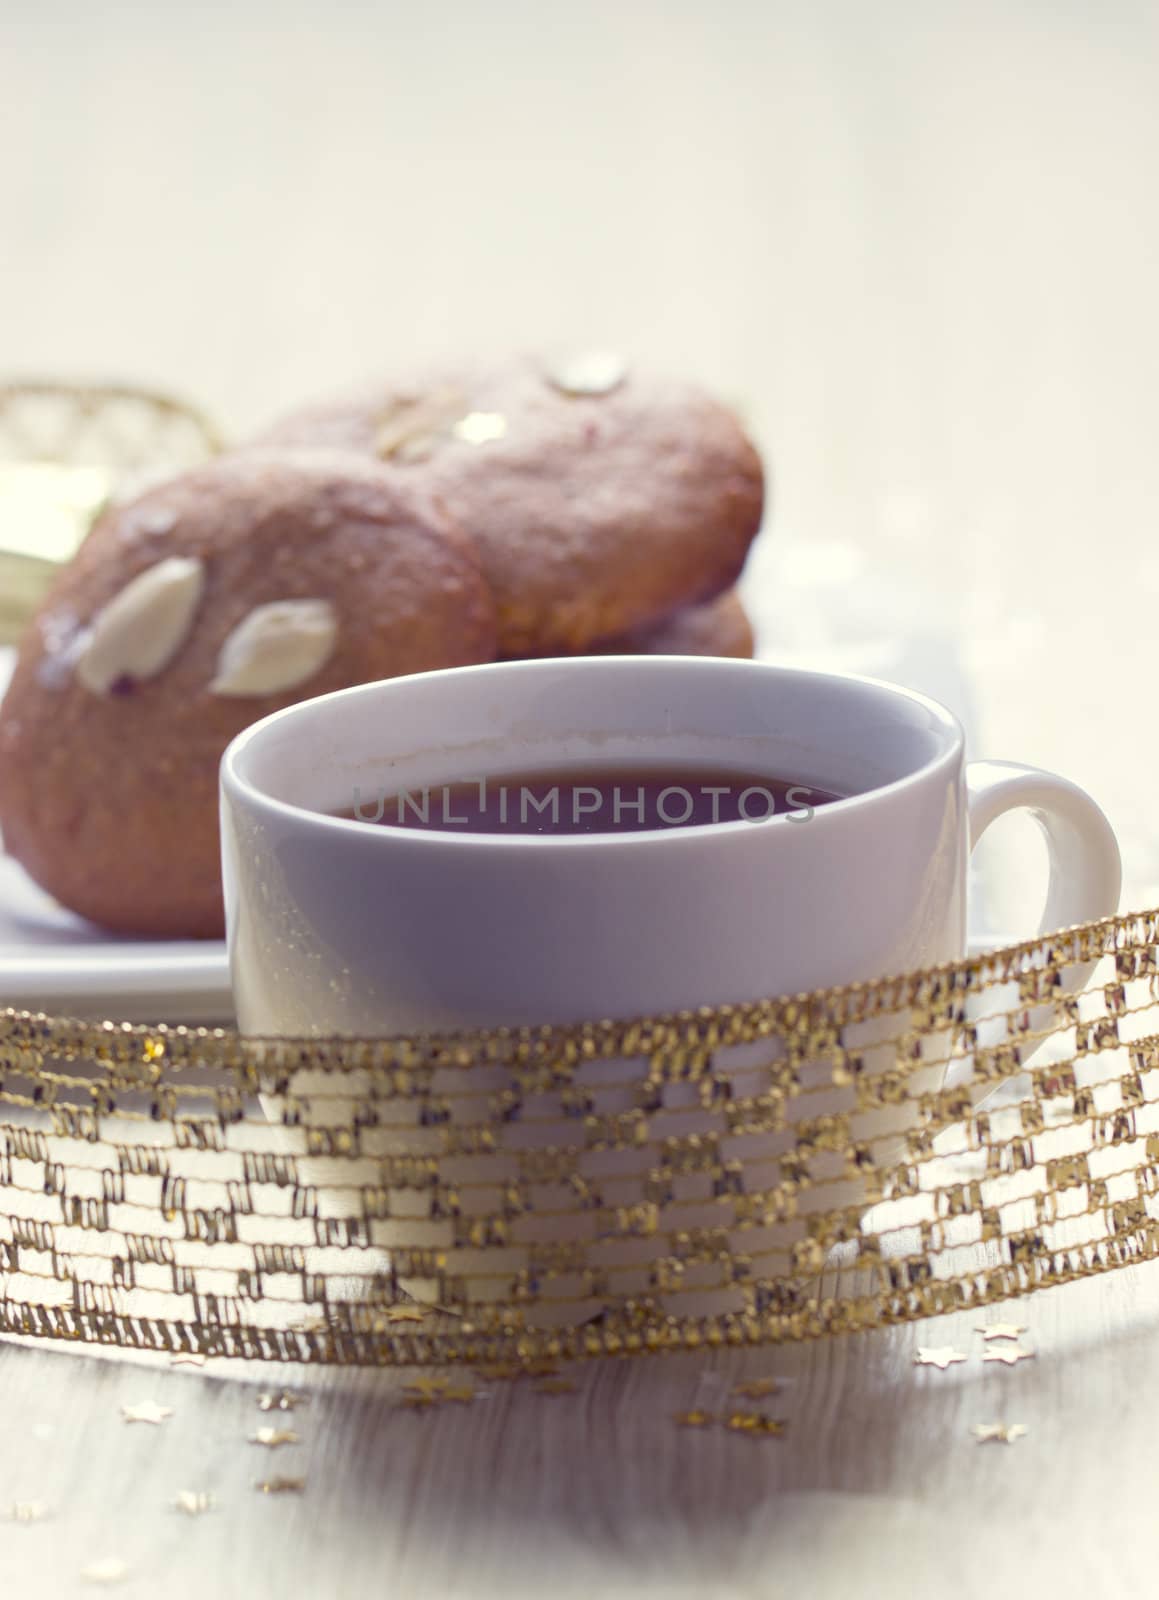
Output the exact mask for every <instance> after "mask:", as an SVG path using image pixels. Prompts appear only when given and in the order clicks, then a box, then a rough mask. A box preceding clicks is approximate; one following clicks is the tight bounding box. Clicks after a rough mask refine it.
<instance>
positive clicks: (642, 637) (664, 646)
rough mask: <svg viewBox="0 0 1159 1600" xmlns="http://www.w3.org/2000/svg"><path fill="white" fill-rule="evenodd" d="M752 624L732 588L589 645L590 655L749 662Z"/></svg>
mask: <svg viewBox="0 0 1159 1600" xmlns="http://www.w3.org/2000/svg"><path fill="white" fill-rule="evenodd" d="M754 649H755V641H754V639H753V630H752V624H751V623H750V621H749V619H748V615H747V613H746V611H745V608H744V606H743V605H742V604H741V599H740V596H739V595H738V594H737V592H736V590H735V589H729V590H728V591H727V593H725V594H722V595H718V596H717V598H716V599H715V600H709V601H708V602H707V603H706V604H705V605H701V606H685V607H684V609H683V610H682V611H677V612H676V613H675V615H674V616H671V617H666V618H665V619H664V621H663V622H658V623H654V624H653V625H652V626H651V627H649V628H637V629H635V630H634V631H633V632H631V633H625V634H622V635H621V636H620V637H619V638H618V639H607V640H605V641H604V643H603V644H600V645H592V646H591V647H590V648H589V650H588V652H587V653H588V654H589V655H609V656H618V655H626V656H635V655H641V656H735V657H737V658H739V659H741V660H744V661H748V660H751V659H752V656H753V652H754Z"/></svg>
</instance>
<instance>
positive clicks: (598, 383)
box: [261, 355, 764, 656]
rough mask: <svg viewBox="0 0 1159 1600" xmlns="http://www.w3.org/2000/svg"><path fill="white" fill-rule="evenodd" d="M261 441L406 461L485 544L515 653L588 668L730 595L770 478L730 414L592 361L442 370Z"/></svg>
mask: <svg viewBox="0 0 1159 1600" xmlns="http://www.w3.org/2000/svg"><path fill="white" fill-rule="evenodd" d="M261 442H264V443H267V444H269V443H276V444H280V445H291V446H298V445H311V444H325V445H329V446H337V447H341V448H344V449H348V450H352V451H355V452H358V453H360V454H363V455H371V456H377V457H378V458H380V459H389V460H391V461H393V462H395V463H397V465H398V468H399V470H400V471H405V472H406V473H408V474H409V475H410V476H411V477H412V478H413V479H414V481H415V482H416V483H420V484H422V485H423V486H424V487H425V488H427V489H428V490H430V491H432V492H434V493H437V494H438V495H439V496H440V497H441V499H442V500H443V501H444V503H445V504H446V505H447V506H448V508H449V509H450V511H451V513H452V515H453V516H454V517H455V518H456V520H457V521H458V522H459V523H461V525H462V526H463V527H464V528H465V529H467V531H468V532H469V533H470V534H471V536H472V537H473V538H474V540H475V542H476V544H477V546H478V549H479V553H480V559H481V561H482V564H483V570H484V572H485V573H486V575H487V578H488V581H489V582H490V584H491V587H492V590H493V592H494V595H495V601H496V608H497V614H498V626H499V648H500V653H501V654H502V655H504V656H542V655H555V654H579V653H582V652H583V651H584V650H586V649H587V648H588V647H589V646H591V645H592V644H593V643H595V642H597V641H600V640H605V639H609V638H615V637H617V636H618V635H620V634H622V633H626V632H628V631H629V630H632V629H636V628H646V627H648V626H649V625H651V624H652V623H656V622H659V621H660V620H661V619H663V618H665V617H667V616H670V615H671V614H672V612H674V611H676V610H678V609H680V608H681V607H682V606H687V605H694V604H698V603H700V602H702V601H705V600H708V599H711V598H712V597H713V596H714V595H717V594H720V593H721V592H722V591H724V590H726V589H728V588H730V587H731V586H732V584H733V583H734V582H735V581H736V579H737V577H738V575H739V573H740V570H741V568H742V566H743V564H744V560H745V556H746V554H747V552H748V548H749V545H750V544H751V542H752V540H753V538H754V537H755V535H756V533H757V530H758V528H759V526H760V521H761V513H762V506H763V493H764V477H763V471H762V467H761V461H760V458H759V456H758V455H757V452H756V450H755V449H754V448H753V446H752V444H751V443H750V441H749V440H748V438H747V437H746V436H745V434H744V432H743V430H742V429H741V427H740V424H739V423H738V422H737V420H736V418H735V417H734V416H733V414H732V413H731V412H730V411H728V410H727V409H726V408H725V407H724V406H722V405H720V404H718V403H717V402H716V401H715V400H713V399H711V398H710V397H709V396H707V395H706V394H704V393H703V392H702V391H700V390H699V389H696V388H694V387H692V386H690V385H687V384H680V383H675V382H669V381H666V380H662V379H655V378H650V377H645V376H643V375H640V374H638V373H636V372H633V371H628V370H627V369H625V367H624V366H623V364H622V363H621V362H619V361H618V360H617V359H616V358H614V357H612V356H608V355H602V356H601V355H595V356H591V357H588V358H585V359H581V360H578V361H573V362H570V363H565V364H563V365H562V366H555V367H549V366H546V365H543V364H541V363H538V362H535V361H532V360H520V361H512V362H508V363H506V364H503V365H497V366H493V367H483V366H478V367H475V368H473V369H463V370H460V371H452V370H448V371H443V372H438V373H431V374H429V375H427V376H425V377H423V378H421V379H418V380H416V381H414V382H400V383H397V384H393V385H390V384H387V385H383V387H382V388H381V389H379V390H377V391H375V392H372V393H364V394H360V395H355V396H352V397H351V398H349V399H346V400H337V401H335V402H333V403H331V404H329V405H318V406H312V407H308V408H306V409H304V410H301V411H299V412H297V413H295V414H294V415H292V416H289V417H286V418H284V419H283V420H282V421H281V422H280V423H278V424H276V425H275V426H274V427H273V428H272V429H270V430H269V432H268V433H267V434H265V435H264V436H263V440H262V441H261Z"/></svg>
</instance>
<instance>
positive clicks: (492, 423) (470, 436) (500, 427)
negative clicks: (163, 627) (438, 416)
mask: <svg viewBox="0 0 1159 1600" xmlns="http://www.w3.org/2000/svg"><path fill="white" fill-rule="evenodd" d="M451 432H452V433H453V434H454V435H455V438H456V439H462V440H463V442H464V443H465V444H491V443H492V441H493V440H495V439H502V437H503V435H504V434H505V433H506V432H507V418H506V417H505V416H504V415H503V413H502V412H501V411H468V413H467V415H466V416H465V417H460V418H459V420H458V422H456V423H453V424H452V426H451Z"/></svg>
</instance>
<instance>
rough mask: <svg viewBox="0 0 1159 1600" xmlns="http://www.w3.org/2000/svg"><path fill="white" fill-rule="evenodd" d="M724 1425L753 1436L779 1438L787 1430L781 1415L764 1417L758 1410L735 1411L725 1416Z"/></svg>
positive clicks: (735, 1431)
mask: <svg viewBox="0 0 1159 1600" xmlns="http://www.w3.org/2000/svg"><path fill="white" fill-rule="evenodd" d="M724 1425H725V1427H726V1428H731V1429H732V1431H733V1432H734V1433H748V1434H751V1435H752V1436H753V1438H765V1439H779V1438H780V1437H781V1435H782V1434H783V1433H784V1431H785V1422H784V1419H783V1418H780V1417H762V1416H761V1415H760V1414H759V1412H756V1411H733V1412H730V1414H729V1415H728V1416H727V1417H726V1418H725V1420H724Z"/></svg>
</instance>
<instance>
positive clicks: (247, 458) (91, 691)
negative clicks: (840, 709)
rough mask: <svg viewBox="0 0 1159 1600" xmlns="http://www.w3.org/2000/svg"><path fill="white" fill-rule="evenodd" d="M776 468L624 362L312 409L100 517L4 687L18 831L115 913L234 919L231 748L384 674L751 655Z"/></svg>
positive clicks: (1, 753) (2, 741)
mask: <svg viewBox="0 0 1159 1600" xmlns="http://www.w3.org/2000/svg"><path fill="white" fill-rule="evenodd" d="M762 501H763V474H762V469H761V463H760V459H759V457H758V456H757V453H756V451H755V450H754V448H753V446H752V444H751V443H750V442H749V440H748V439H747V438H746V437H745V435H744V433H743V431H742V430H741V428H740V426H739V424H738V423H737V421H736V419H735V418H734V417H733V416H732V415H731V413H730V412H728V411H727V410H726V409H725V408H723V407H722V406H720V405H719V404H717V403H716V402H714V401H713V400H711V399H709V398H708V397H707V396H705V395H704V394H702V393H701V392H700V391H698V390H696V389H693V388H690V387H687V386H683V385H678V384H673V383H668V382H664V381H660V380H653V379H650V378H646V377H644V376H641V375H639V374H637V373H635V372H631V373H629V372H628V371H627V370H626V369H625V367H624V365H623V363H622V362H620V361H618V360H617V359H615V358H613V357H612V356H610V355H594V356H589V357H585V358H583V359H580V360H575V361H571V362H567V363H564V364H562V365H559V366H547V365H543V364H541V363H537V362H534V361H514V362H510V363H506V364H502V365H497V366H494V367H480V368H477V369H473V370H462V371H439V372H431V373H427V374H424V375H423V376H422V377H421V378H418V379H416V380H414V381H412V382H409V383H399V384H395V385H391V386H389V387H385V388H383V389H381V390H379V391H378V392H375V393H370V394H363V395H359V396H355V397H353V398H350V399H347V400H344V401H340V402H336V403H333V404H329V405H320V406H314V407H310V408H308V409H305V410H302V411H300V412H298V413H296V414H294V415H292V416H289V417H287V418H285V419H284V420H283V421H281V422H280V423H278V424H276V425H275V426H274V427H272V428H271V429H269V430H268V431H267V432H266V433H265V434H264V435H263V436H262V437H260V438H259V439H256V440H254V441H253V442H252V443H251V444H249V445H247V446H245V447H243V448H241V449H238V450H235V451H233V452H232V453H230V454H228V455H224V456H222V457H220V458H219V459H218V460H216V461H215V462H213V463H212V464H210V465H208V466H203V467H200V468H197V469H195V470H194V471H192V472H189V473H186V474H184V475H182V476H181V477H178V478H173V479H171V480H169V481H168V482H167V483H164V484H161V485H159V486H157V487H155V488H153V489H152V490H149V491H148V492H146V493H144V494H142V495H140V496H139V497H138V498H136V499H135V500H133V501H131V502H129V503H125V504H119V505H117V506H115V507H113V508H111V509H110V510H109V511H108V512H106V513H105V515H104V516H103V517H102V518H100V519H99V521H98V522H97V524H96V525H95V526H94V528H93V530H92V532H91V533H90V534H89V536H88V538H87V539H86V541H85V542H84V544H83V545H82V547H81V549H80V552H79V553H78V555H77V557H76V558H75V560H74V561H73V562H72V563H71V564H70V566H69V567H68V568H67V569H66V570H65V571H64V572H63V573H62V575H61V577H60V579H59V580H58V582H57V584H56V586H55V587H54V589H53V590H52V592H51V593H50V594H49V596H48V598H47V599H46V601H45V603H44V605H43V606H42V608H41V610H40V612H39V614H38V615H37V617H36V618H35V620H34V622H33V625H32V627H31V628H30V630H29V632H28V634H27V636H26V638H25V640H24V642H23V644H22V646H21V650H20V656H19V660H18V663H17V667H16V671H15V674H14V677H13V681H12V684H11V687H10V689H9V691H8V694H7V696H6V698H5V700H4V702H3V705H2V706H0V829H2V830H3V835H4V843H5V846H6V848H7V849H8V850H9V852H10V853H11V854H13V855H14V856H16V857H17V858H18V859H19V860H20V861H21V862H22V863H23V865H24V866H25V868H26V869H27V870H28V871H29V873H30V874H31V875H32V876H33V877H34V878H35V879H36V880H37V881H38V882H39V883H40V884H41V885H42V886H43V887H44V888H46V889H47V890H48V891H49V892H50V893H52V894H53V895H55V896H56V897H57V898H58V899H59V900H60V901H62V902H63V904H65V905H67V906H69V907H70V908H71V909H73V910H75V911H77V912H79V913H80V914H81V915H83V916H85V917H88V918H90V919H92V920H93V921H95V922H97V923H100V924H102V925H103V926H105V927H108V928H111V929H115V930H118V931H122V932H132V933H137V934H142V935H147V936H152V937H213V936H217V935H219V934H220V933H221V931H222V925H223V912H222V901H221V886H220V881H219V868H218V854H217V851H218V843H217V805H216V783H217V765H218V761H219V759H220V757H221V754H222V751H223V750H224V749H225V746H226V745H227V744H228V742H229V741H230V739H232V738H233V737H234V735H235V734H237V733H239V732H240V731H241V730H242V728H244V727H245V726H247V725H248V724H249V723H250V722H253V721H255V720H256V719H257V718H259V717H262V716H265V715H266V714H267V713H269V712H271V711H274V710H277V709H279V708H280V707H282V706H285V705H289V704H291V703H292V702H294V701H296V700H301V699H305V698H307V697H309V696H312V695H316V694H324V693H326V692H327V691H329V690H332V689H338V688H344V687H346V686H348V685H350V684H354V683H360V682H366V681H370V680H373V679H377V678H384V677H393V676H396V675H398V674H402V673H408V672H422V671H427V670H430V669H432V668H437V667H451V666H461V665H469V664H473V663H477V662H485V661H493V660H496V659H501V658H511V657H522V656H546V655H572V654H587V653H591V652H613V651H623V652H627V653H636V652H644V653H660V652H664V653H683V654H705V655H748V654H751V650H752V636H751V633H750V630H749V626H748V622H747V619H746V617H745V615H744V611H743V609H742V608H741V605H740V602H739V600H738V599H737V598H736V595H735V593H734V591H733V585H734V583H735V582H736V579H737V577H738V576H739V574H740V571H741V568H742V566H743V564H744V561H745V557H746V555H747V553H748V549H749V546H750V544H751V542H752V540H753V538H754V536H755V534H756V532H757V529H758V527H759V525H760V520H761V512H762Z"/></svg>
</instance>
